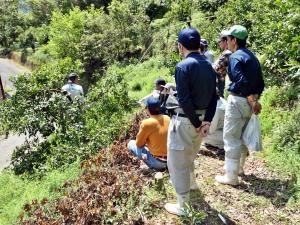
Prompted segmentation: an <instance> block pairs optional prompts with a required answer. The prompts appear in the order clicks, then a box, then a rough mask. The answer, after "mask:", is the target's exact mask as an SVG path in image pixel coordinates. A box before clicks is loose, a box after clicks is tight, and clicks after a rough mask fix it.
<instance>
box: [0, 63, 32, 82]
mask: <svg viewBox="0 0 300 225" xmlns="http://www.w3.org/2000/svg"><path fill="white" fill-rule="evenodd" d="M24 72H28V70H27V69H26V68H24V67H22V66H19V65H17V64H16V63H14V62H13V61H12V60H9V59H1V58H0V75H1V78H2V83H3V86H4V88H5V87H9V88H12V87H13V84H12V83H11V82H10V81H9V77H10V76H16V75H18V74H20V73H24Z"/></svg>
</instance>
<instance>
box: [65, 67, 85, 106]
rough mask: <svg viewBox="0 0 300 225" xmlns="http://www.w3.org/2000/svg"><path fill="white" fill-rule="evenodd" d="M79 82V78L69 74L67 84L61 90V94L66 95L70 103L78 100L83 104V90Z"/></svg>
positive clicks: (74, 74)
mask: <svg viewBox="0 0 300 225" xmlns="http://www.w3.org/2000/svg"><path fill="white" fill-rule="evenodd" d="M79 81H80V79H79V76H78V75H77V74H76V73H70V74H69V76H68V83H67V84H66V85H64V86H63V87H62V88H61V90H62V92H63V93H64V94H66V96H67V98H68V100H69V101H70V102H74V100H76V99H78V100H79V102H80V103H83V101H84V93H83V88H82V86H81V85H80V84H79Z"/></svg>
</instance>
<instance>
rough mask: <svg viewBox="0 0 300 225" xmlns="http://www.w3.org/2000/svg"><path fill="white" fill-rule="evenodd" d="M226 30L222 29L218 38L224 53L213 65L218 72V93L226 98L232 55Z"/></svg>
mask: <svg viewBox="0 0 300 225" xmlns="http://www.w3.org/2000/svg"><path fill="white" fill-rule="evenodd" d="M224 32H225V31H222V32H221V34H220V36H219V38H218V45H219V48H220V49H221V51H222V53H221V55H220V57H219V58H218V59H217V61H216V62H215V63H214V65H213V68H214V69H215V71H216V72H217V88H218V95H219V96H220V97H222V98H224V89H225V77H226V73H227V67H228V62H229V56H230V55H231V51H230V50H228V46H227V36H226V35H225V34H224Z"/></svg>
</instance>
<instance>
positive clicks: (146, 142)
mask: <svg viewBox="0 0 300 225" xmlns="http://www.w3.org/2000/svg"><path fill="white" fill-rule="evenodd" d="M146 109H147V112H148V114H149V115H150V118H148V119H145V120H143V121H142V123H141V125H140V130H139V132H138V134H137V136H136V140H131V141H129V143H128V149H129V150H130V151H131V152H132V153H133V154H134V155H136V156H137V157H138V158H139V159H141V160H144V162H145V163H146V164H147V165H148V166H149V167H150V168H154V169H159V170H161V169H166V168H167V134H168V127H169V123H170V118H169V117H168V116H165V115H162V114H161V110H160V101H159V99H157V98H154V97H149V98H148V99H147V101H146Z"/></svg>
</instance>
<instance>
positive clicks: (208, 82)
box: [175, 52, 218, 128]
mask: <svg viewBox="0 0 300 225" xmlns="http://www.w3.org/2000/svg"><path fill="white" fill-rule="evenodd" d="M175 81H176V89H177V98H178V102H179V105H180V107H181V108H182V109H183V111H184V113H185V115H186V116H187V117H188V118H189V120H190V121H191V123H192V124H193V125H194V127H195V128H198V127H200V126H201V123H202V122H201V121H200V120H199V117H198V116H197V115H196V113H195V110H201V109H206V113H205V117H204V120H205V121H209V122H210V121H212V119H213V117H214V114H215V110H216V105H217V100H218V97H217V95H216V73H215V71H214V69H213V68H212V66H211V64H210V63H209V62H208V61H207V60H206V59H205V58H204V56H202V55H200V54H199V53H196V52H192V53H190V54H189V55H188V56H187V57H186V58H185V59H184V60H182V61H181V62H179V63H178V64H177V65H176V71H175Z"/></svg>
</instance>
